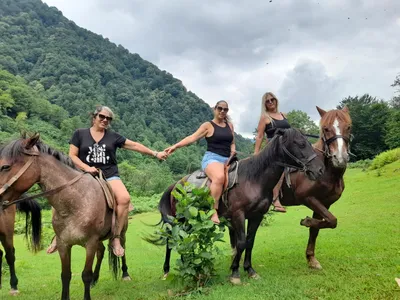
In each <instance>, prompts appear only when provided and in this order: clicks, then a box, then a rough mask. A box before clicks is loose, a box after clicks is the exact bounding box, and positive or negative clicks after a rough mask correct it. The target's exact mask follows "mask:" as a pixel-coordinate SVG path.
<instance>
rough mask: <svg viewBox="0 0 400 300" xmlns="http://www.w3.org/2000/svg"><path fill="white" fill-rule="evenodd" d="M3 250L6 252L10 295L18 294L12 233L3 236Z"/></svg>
mask: <svg viewBox="0 0 400 300" xmlns="http://www.w3.org/2000/svg"><path fill="white" fill-rule="evenodd" d="M3 246H4V251H5V253H6V255H5V257H6V262H7V264H8V266H9V269H10V286H11V290H10V295H17V294H19V291H18V278H17V275H16V274H15V248H14V243H13V235H9V236H7V237H6V238H5V240H4V243H3Z"/></svg>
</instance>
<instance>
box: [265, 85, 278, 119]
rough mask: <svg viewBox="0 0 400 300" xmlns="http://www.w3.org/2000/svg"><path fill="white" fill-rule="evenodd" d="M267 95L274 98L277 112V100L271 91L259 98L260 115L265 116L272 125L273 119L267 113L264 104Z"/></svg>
mask: <svg viewBox="0 0 400 300" xmlns="http://www.w3.org/2000/svg"><path fill="white" fill-rule="evenodd" d="M267 96H271V97H273V98H275V99H276V105H275V106H276V112H277V113H279V100H278V98H277V97H276V96H275V94H274V93H272V92H266V93H265V94H264V95H263V96H262V98H261V116H265V117H267V118H268V119H269V120H270V121H271V123H272V125H274V119H273V118H272V117H271V115H270V114H269V111H268V110H267V107H266V105H265V102H266V101H267Z"/></svg>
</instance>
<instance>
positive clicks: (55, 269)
mask: <svg viewBox="0 0 400 300" xmlns="http://www.w3.org/2000/svg"><path fill="white" fill-rule="evenodd" d="M345 181H346V189H345V192H344V194H343V196H342V198H341V199H340V200H339V201H338V202H337V203H336V204H335V205H334V206H333V207H332V208H331V211H332V212H333V214H334V215H335V216H336V217H337V218H338V227H337V228H336V229H334V230H332V229H325V230H321V231H320V235H319V238H318V242H317V249H316V251H317V252H316V254H317V258H318V259H319V261H320V263H321V264H322V266H323V268H324V269H323V270H321V271H316V270H310V269H308V267H307V264H306V260H305V246H306V243H307V239H308V230H307V229H306V228H304V227H301V226H300V225H299V222H300V219H301V218H304V217H305V216H307V215H309V216H311V212H310V211H309V210H308V209H306V208H304V207H293V208H289V209H288V212H287V213H286V214H274V216H273V222H272V223H271V224H270V225H269V226H266V227H262V228H261V229H260V230H259V231H258V234H257V237H256V243H255V246H254V252H253V266H254V268H255V269H256V270H257V272H258V273H259V275H260V276H261V279H260V280H258V281H255V280H251V279H248V278H247V277H246V275H245V273H244V271H243V269H242V281H243V284H242V285H241V286H232V285H231V284H230V283H229V282H228V281H227V278H228V275H229V266H230V259H231V258H230V247H229V243H225V244H221V245H220V246H221V247H222V248H223V249H225V250H226V251H225V253H226V254H225V255H224V256H221V257H220V258H219V259H218V261H217V270H218V277H217V278H216V279H215V282H214V283H213V285H212V286H211V288H209V289H207V290H205V291H204V293H203V294H201V295H191V296H190V298H192V299H193V298H194V299H198V298H204V299H210V300H211V299H338V300H344V299H400V287H399V286H398V285H397V284H396V282H395V277H400V196H399V190H400V161H397V162H396V163H393V164H391V165H388V166H386V167H384V168H382V169H380V170H378V171H376V170H375V171H370V172H368V173H366V172H362V171H361V170H360V169H349V170H347V171H346V176H345ZM158 220H159V214H158V213H147V214H141V215H136V216H134V217H133V218H132V220H131V221H130V227H129V231H128V246H127V260H128V266H129V268H130V269H129V270H130V275H131V276H132V278H133V280H132V281H130V282H122V281H114V280H113V279H112V277H111V274H110V272H109V271H108V264H107V260H106V259H105V261H104V263H103V268H102V274H101V276H100V281H99V283H98V284H97V286H96V287H95V288H94V289H92V298H93V299H166V298H169V296H168V290H170V289H171V290H173V291H174V284H173V283H172V282H171V281H162V280H160V277H161V275H162V264H163V261H164V248H158V247H155V246H153V245H150V244H148V243H146V242H145V241H143V240H142V239H141V237H142V236H143V235H144V234H146V233H149V232H152V230H153V229H152V228H150V227H148V226H146V225H145V223H147V224H154V223H156V222H157V221H158ZM15 240H16V241H15V244H16V246H15V247H16V253H17V261H16V268H17V275H18V278H19V290H20V292H21V293H20V295H19V296H18V297H19V299H59V298H60V295H61V279H60V261H59V257H58V254H53V255H46V254H45V251H41V252H40V253H38V254H36V255H34V254H31V253H30V252H28V250H27V249H26V245H25V242H24V240H23V238H22V236H16V238H15ZM175 259H176V256H173V258H172V265H174V261H175ZM72 261H73V264H72V272H73V277H72V281H71V299H82V298H83V284H82V281H81V271H82V268H83V265H84V250H83V249H82V248H78V247H76V248H74V249H73V256H72ZM172 273H173V272H172ZM8 281H9V273H8V270H7V269H6V270H5V271H3V289H2V290H1V291H0V299H7V298H8V297H9V296H8V292H9V284H8Z"/></svg>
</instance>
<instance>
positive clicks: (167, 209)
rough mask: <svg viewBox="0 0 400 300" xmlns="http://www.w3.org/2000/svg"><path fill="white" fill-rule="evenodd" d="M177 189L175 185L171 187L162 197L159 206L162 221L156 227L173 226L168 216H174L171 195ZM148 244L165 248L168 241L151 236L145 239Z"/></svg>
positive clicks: (154, 235)
mask: <svg viewBox="0 0 400 300" xmlns="http://www.w3.org/2000/svg"><path fill="white" fill-rule="evenodd" d="M174 188H175V183H174V184H172V185H170V186H169V187H168V188H167V190H166V191H165V192H164V194H163V195H162V196H161V199H160V202H159V204H158V210H159V211H160V213H161V220H160V222H158V223H157V224H155V225H154V226H158V225H164V224H165V223H167V224H171V221H170V220H169V219H168V216H171V215H172V207H171V193H172V190H173V189H174ZM143 239H144V240H145V241H146V242H149V243H151V244H153V245H156V246H163V245H166V243H167V241H165V240H164V239H163V238H161V237H159V236H157V235H156V234H154V233H153V234H151V235H150V236H148V237H144V238H143Z"/></svg>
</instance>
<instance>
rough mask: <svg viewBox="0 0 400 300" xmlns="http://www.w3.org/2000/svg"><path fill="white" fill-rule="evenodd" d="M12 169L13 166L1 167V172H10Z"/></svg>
mask: <svg viewBox="0 0 400 300" xmlns="http://www.w3.org/2000/svg"><path fill="white" fill-rule="evenodd" d="M10 169H11V166H9V165H4V166H1V168H0V171H10Z"/></svg>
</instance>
